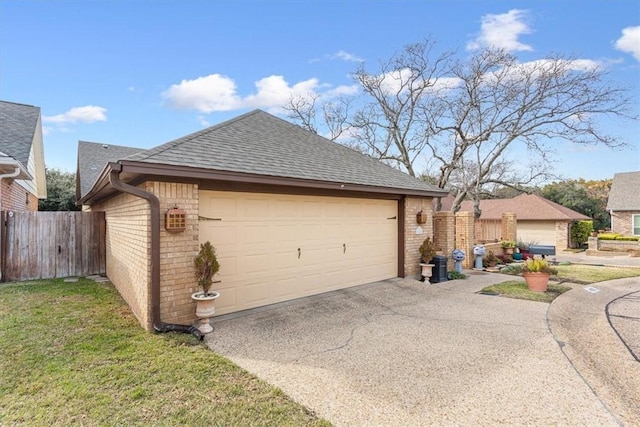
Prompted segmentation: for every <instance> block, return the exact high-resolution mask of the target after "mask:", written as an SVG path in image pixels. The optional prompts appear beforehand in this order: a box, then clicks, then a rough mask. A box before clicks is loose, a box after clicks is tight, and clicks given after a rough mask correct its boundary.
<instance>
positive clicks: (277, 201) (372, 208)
mask: <svg viewBox="0 0 640 427" xmlns="http://www.w3.org/2000/svg"><path fill="white" fill-rule="evenodd" d="M200 197H201V204H200V207H201V210H200V215H201V216H204V217H209V218H220V219H221V220H220V221H204V220H203V221H201V222H200V241H201V242H204V241H207V240H210V241H211V243H212V244H213V245H214V246H215V247H216V250H217V253H218V257H219V260H220V263H221V269H220V275H219V276H218V278H219V279H220V280H222V283H220V284H218V285H217V286H216V290H220V292H221V297H220V298H219V303H218V304H217V307H218V310H217V313H218V314H224V313H230V312H233V311H238V310H244V309H248V308H253V307H257V306H261V305H266V304H271V303H274V302H280V301H286V300H289V299H293V298H299V297H303V296H308V295H313V294H317V293H321V292H326V291H329V290H334V289H341V288H345V287H349V286H354V285H358V284H362V283H367V282H371V281H376V280H382V279H387V278H391V277H396V275H397V225H396V224H397V223H396V220H389V219H387V218H390V217H393V216H396V215H397V202H395V201H385V200H366V199H348V198H337V197H317V196H295V195H272V194H246V193H233V192H213V191H206V190H203V191H201V192H200ZM298 248H299V249H300V253H298ZM345 249H346V250H345ZM298 255H300V256H298Z"/></svg>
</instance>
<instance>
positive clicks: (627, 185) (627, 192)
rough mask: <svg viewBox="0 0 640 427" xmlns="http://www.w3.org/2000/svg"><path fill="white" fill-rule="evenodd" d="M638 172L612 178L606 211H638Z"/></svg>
mask: <svg viewBox="0 0 640 427" xmlns="http://www.w3.org/2000/svg"><path fill="white" fill-rule="evenodd" d="M638 189H640V172H622V173H617V174H615V175H614V176H613V183H612V184H611V191H609V200H608V201H607V210H611V211H640V191H638Z"/></svg>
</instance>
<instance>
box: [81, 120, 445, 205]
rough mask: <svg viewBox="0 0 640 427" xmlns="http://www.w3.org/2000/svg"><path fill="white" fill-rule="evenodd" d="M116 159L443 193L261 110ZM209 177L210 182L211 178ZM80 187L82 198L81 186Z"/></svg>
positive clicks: (434, 193)
mask: <svg viewBox="0 0 640 427" xmlns="http://www.w3.org/2000/svg"><path fill="white" fill-rule="evenodd" d="M119 160H120V163H121V164H123V165H133V164H137V165H140V164H148V165H168V166H174V167H178V168H180V170H181V171H182V169H181V168H184V167H187V168H193V169H197V170H204V171H213V172H221V173H226V172H231V173H235V174H246V175H251V176H261V177H272V178H277V179H282V180H283V182H284V181H286V180H289V181H288V182H292V181H296V182H299V181H300V180H304V181H307V182H325V183H327V182H329V183H334V184H337V185H338V188H339V186H340V185H344V184H352V185H355V186H363V187H364V186H366V187H367V188H368V189H371V188H381V189H385V190H393V191H396V192H398V193H400V194H402V193H401V192H400V191H407V192H413V193H420V194H424V195H427V194H429V195H439V194H441V193H443V191H442V190H440V189H438V188H436V187H434V186H432V185H429V184H427V183H425V182H423V181H421V180H419V179H416V178H414V177H411V176H409V175H407V174H405V173H403V172H401V171H399V170H397V169H394V168H392V167H390V166H387V165H385V164H383V163H381V162H380V161H378V160H375V159H373V158H370V157H368V156H365V155H363V154H361V153H358V152H356V151H354V150H352V149H350V148H347V147H345V146H343V145H340V144H337V143H335V142H332V141H329V140H328V139H326V138H323V137H321V136H319V135H317V134H315V133H313V132H309V131H307V130H305V129H303V128H301V127H300V126H297V125H295V124H292V123H289V122H287V121H285V120H282V119H280V118H278V117H275V116H273V115H271V114H268V113H266V112H264V111H261V110H254V111H252V112H250V113H246V114H243V115H241V116H239V117H236V118H234V119H231V120H228V121H226V122H223V123H221V124H218V125H216V126H212V127H209V128H207V129H203V130H201V131H199V132H195V133H193V134H190V135H187V136H185V137H182V138H178V139H176V140H174V141H171V142H168V143H166V144H163V145H160V146H158V147H155V148H152V149H149V150H146V151H141V152H139V153H137V154H134V155H131V156H129V157H127V158H121V159H119ZM79 163H82V161H81V160H79ZM172 172H173V171H172ZM156 173H157V172H156ZM210 176H211V179H215V173H214V174H210ZM103 179H104V178H103ZM82 188H83V191H82V195H83V197H84V196H85V195H86V194H87V191H85V187H84V183H83V185H82ZM88 191H91V189H89V190H88Z"/></svg>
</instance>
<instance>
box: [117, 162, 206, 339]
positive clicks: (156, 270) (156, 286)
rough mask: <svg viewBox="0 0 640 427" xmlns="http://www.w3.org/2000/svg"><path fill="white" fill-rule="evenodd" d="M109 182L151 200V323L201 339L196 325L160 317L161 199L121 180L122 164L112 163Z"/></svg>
mask: <svg viewBox="0 0 640 427" xmlns="http://www.w3.org/2000/svg"><path fill="white" fill-rule="evenodd" d="M111 166H112V169H111V171H110V172H109V183H110V184H111V185H112V186H113V188H115V189H116V190H119V191H121V192H123V193H128V194H131V195H134V196H136V197H140V198H142V199H145V200H146V201H147V202H149V208H150V210H151V323H152V324H153V329H154V330H155V331H156V332H183V333H187V334H192V335H193V336H195V337H196V338H198V339H199V340H202V339H203V338H204V336H203V335H202V332H200V330H199V329H198V328H196V327H195V326H190V325H177V324H173V323H164V322H163V321H162V320H161V319H160V201H159V200H158V197H156V195H155V194H153V193H149V192H147V191H144V190H141V189H140V188H137V187H134V186H133V185H129V184H126V183H124V182H122V181H120V172H121V171H122V165H120V164H111Z"/></svg>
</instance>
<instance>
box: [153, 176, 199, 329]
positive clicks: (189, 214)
mask: <svg viewBox="0 0 640 427" xmlns="http://www.w3.org/2000/svg"><path fill="white" fill-rule="evenodd" d="M151 187H152V188H151V192H153V194H155V195H156V196H157V197H158V199H159V200H160V315H161V317H162V321H163V322H167V323H179V324H188V325H190V324H192V323H193V322H194V320H195V312H196V305H195V303H194V302H193V300H192V299H191V294H192V293H194V292H196V291H198V290H199V288H198V284H197V282H196V279H195V276H194V265H193V259H194V258H195V257H196V255H197V254H198V251H199V250H200V244H199V241H198V230H199V228H198V211H199V203H198V186H197V185H196V184H176V183H164V182H153V183H152V184H151ZM174 207H178V208H179V209H183V210H184V211H185V212H186V220H187V221H186V230H185V231H183V232H180V233H169V232H167V231H166V229H165V213H166V212H167V210H168V209H171V208H174Z"/></svg>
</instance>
